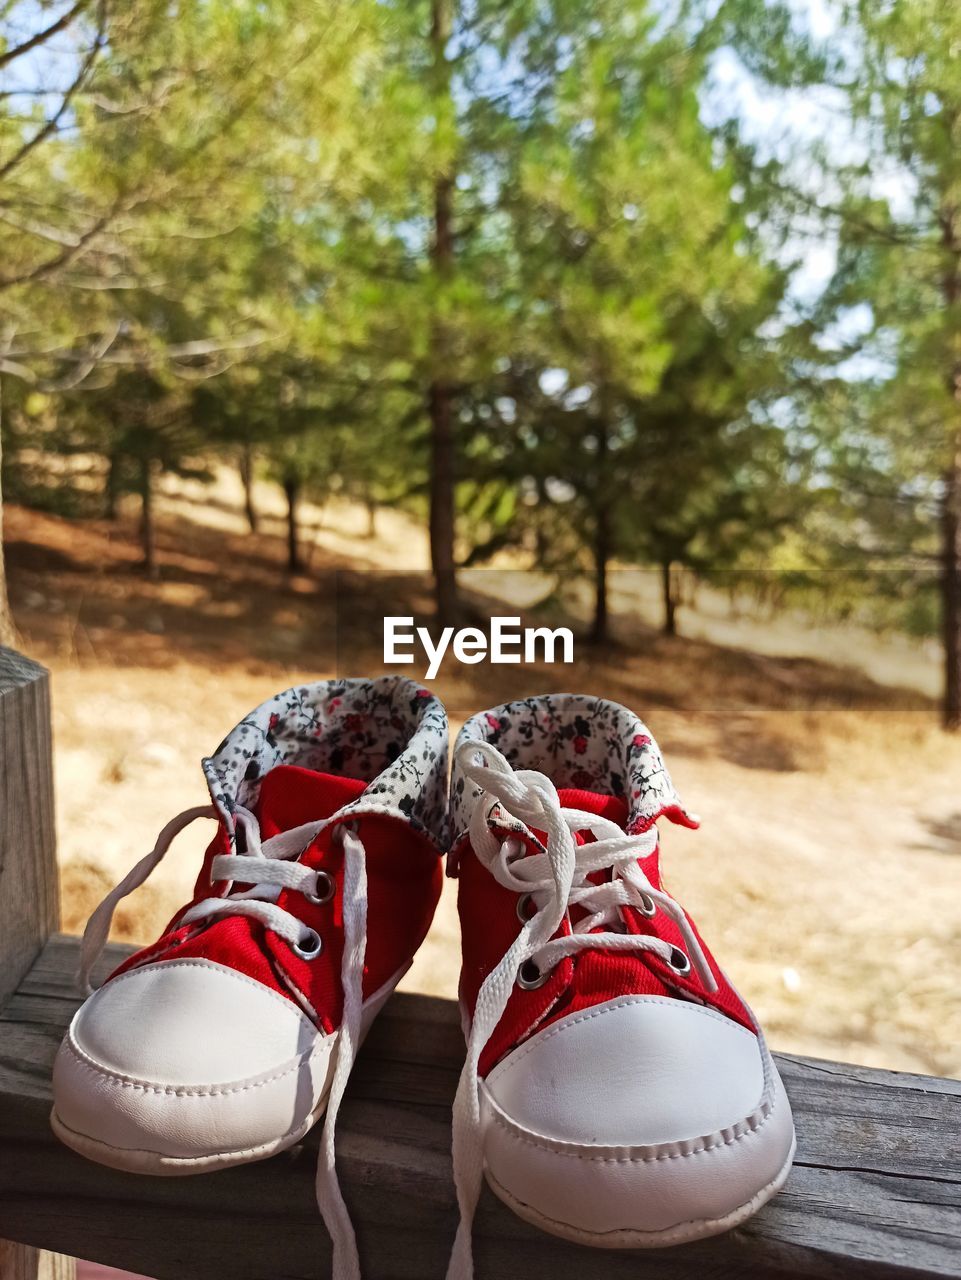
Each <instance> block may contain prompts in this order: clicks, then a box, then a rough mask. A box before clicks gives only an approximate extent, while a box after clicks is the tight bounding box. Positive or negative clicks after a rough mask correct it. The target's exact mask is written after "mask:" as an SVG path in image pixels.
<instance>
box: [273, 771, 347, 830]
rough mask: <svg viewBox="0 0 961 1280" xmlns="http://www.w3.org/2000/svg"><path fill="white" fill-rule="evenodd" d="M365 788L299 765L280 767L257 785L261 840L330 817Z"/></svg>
mask: <svg viewBox="0 0 961 1280" xmlns="http://www.w3.org/2000/svg"><path fill="white" fill-rule="evenodd" d="M366 788H367V783H366V782H364V781H362V780H361V779H360V778H341V777H338V776H336V775H335V774H332V773H317V772H316V771H315V770H313V769H302V768H300V767H299V766H298V765H293V764H279V765H277V766H276V767H275V768H273V769H271V770H270V772H269V773H268V774H265V776H264V778H263V781H262V782H261V784H260V798H259V799H258V801H257V806H256V812H257V820H258V822H259V823H260V835H261V839H263V840H268V839H269V838H270V837H271V836H275V835H278V834H279V833H280V832H281V831H290V830H291V828H292V827H299V826H302V825H303V824H304V823H305V822H316V821H317V820H318V819H319V818H329V817H330V815H331V814H332V813H336V812H337V810H338V809H341V808H343V806H344V805H345V804H349V803H350V801H351V800H356V799H357V798H358V796H360V795H361V794H362V793H363V792H364V791H365V790H366Z"/></svg>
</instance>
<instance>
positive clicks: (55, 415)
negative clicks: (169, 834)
mask: <svg viewBox="0 0 961 1280" xmlns="http://www.w3.org/2000/svg"><path fill="white" fill-rule="evenodd" d="M958 47H961V16H958V15H957V14H956V13H955V12H954V10H953V9H952V8H951V7H950V6H945V5H943V4H939V3H937V0H883V3H877V2H874V0H872V2H871V3H866V2H864V3H854V2H852V0H823V4H821V5H818V6H816V12H815V11H814V10H811V11H808V7H805V6H802V5H798V4H793V3H785V4H777V3H770V2H768V0H724V2H723V3H720V4H718V3H716V0H714V2H711V3H708V2H707V0H666V2H665V3H652V2H651V0H622V2H620V3H614V2H613V0H600V2H598V0H595V2H594V3H590V4H588V3H586V2H585V3H582V2H580V0H547V2H544V0H538V3H536V4H535V3H529V2H528V0H518V3H515V4H511V5H508V6H505V5H503V4H500V3H494V2H493V0H414V2H413V3H399V0H387V2H384V3H375V2H374V0H370V2H367V0H359V2H358V3H353V4H350V5H347V4H343V3H340V2H339V0H316V3H313V4H311V5H309V6H304V5H301V4H298V3H296V2H295V0H270V3H268V4H264V3H260V2H259V0H258V2H255V0H177V2H176V3H175V4H174V5H173V6H171V5H170V4H169V3H166V2H165V3H163V4H161V3H158V2H157V0H125V3H124V4H122V5H121V4H119V3H118V0H76V2H74V3H70V2H69V0H0V389H2V441H3V447H4V453H3V482H4V485H5V487H6V489H7V492H8V494H9V495H10V496H12V497H16V498H18V499H20V500H22V501H27V502H31V503H34V504H41V505H42V504H47V505H51V504H52V505H54V506H55V507H56V508H57V509H58V510H61V511H62V512H64V513H67V514H71V515H77V516H82V515H92V514H97V515H103V516H107V517H110V516H111V515H113V514H114V513H115V512H116V510H117V504H118V501H119V500H120V499H121V497H122V496H123V495H124V494H127V493H134V494H137V495H138V496H139V499H140V503H141V508H142V519H141V527H142V540H143V560H144V565H145V567H146V569H147V571H148V572H151V573H155V572H156V571H157V563H156V556H155V554H154V540H153V536H152V495H153V492H154V486H155V484H156V481H157V478H158V476H159V475H160V474H162V473H163V472H171V473H178V474H181V475H187V476H192V477H196V478H203V477H204V476H207V475H213V474H214V473H215V471H216V468H217V467H218V466H219V465H229V466H231V467H239V469H240V471H241V473H242V475H243V476H244V477H245V480H246V485H247V492H248V517H249V520H250V523H251V526H252V527H253V526H254V525H255V524H256V521H257V511H256V508H255V506H254V504H253V501H252V499H251V498H250V496H249V495H250V494H251V492H252V490H251V486H250V480H251V477H252V476H253V475H254V474H258V475H260V476H262V477H268V478H270V479H272V480H274V481H276V483H277V484H278V485H279V486H281V487H282V489H283V491H284V494H285V497H286V509H287V562H288V567H289V570H290V571H291V572H301V571H303V569H304V564H305V560H304V551H303V532H302V530H301V528H300V527H299V523H298V512H299V504H300V503H301V501H302V499H303V498H304V497H305V496H311V497H319V498H321V499H323V498H324V497H326V496H330V495H334V494H337V495H341V496H346V497H349V498H351V499H353V500H354V501H357V502H360V503H364V504H366V506H367V507H368V510H369V511H370V512H371V513H374V512H375V511H376V508H377V507H378V506H379V505H403V506H405V507H407V508H408V509H410V510H411V511H413V512H415V513H417V514H419V515H421V516H422V517H423V518H424V520H425V521H426V523H427V525H428V527H429V534H430V549H431V557H432V563H433V568H434V576H435V584H436V601H437V609H438V615H439V617H440V619H441V620H443V621H445V622H447V621H449V620H451V619H453V618H456V616H457V615H458V613H459V611H460V607H461V606H460V601H459V598H458V591H457V568H458V566H460V565H472V566H473V565H477V564H484V563H490V562H491V560H492V558H494V557H497V556H499V555H500V556H503V555H509V556H510V557H511V563H513V564H521V565H523V564H531V565H536V566H538V567H541V568H544V569H547V570H557V571H560V570H562V569H563V570H571V569H575V570H578V571H581V572H584V573H585V574H589V575H590V577H591V580H592V583H593V590H594V597H595V607H594V616H593V623H592V628H591V631H592V635H593V637H594V639H596V640H597V641H603V640H605V639H606V637H607V635H608V631H609V615H610V601H609V594H610V589H609V584H610V568H611V566H612V565H625V564H640V565H645V566H650V567H654V568H656V569H657V571H658V573H659V575H660V579H661V582H662V588H663V599H664V626H665V629H666V630H667V631H673V630H674V629H675V628H676V626H677V622H678V615H677V608H678V593H677V575H678V571H679V570H681V569H683V570H687V571H692V572H694V573H697V574H699V575H701V576H703V577H707V578H711V577H712V576H713V577H717V576H718V575H719V574H721V573H722V572H725V571H728V570H741V571H742V572H743V573H744V574H745V575H748V574H757V573H758V572H759V571H762V570H763V571H764V572H765V573H766V574H767V578H768V581H769V586H768V588H766V589H767V590H769V591H770V592H771V593H773V594H776V595H777V597H778V599H780V600H782V601H783V600H787V601H790V600H791V599H798V600H805V599H807V598H809V596H810V594H811V593H812V592H819V593H820V594H821V596H822V597H823V598H824V599H825V600H830V599H833V600H834V601H835V603H836V605H837V607H838V608H839V609H841V608H843V609H852V608H854V609H864V610H866V611H868V612H870V611H871V610H872V609H873V610H874V613H875V616H876V617H877V618H879V619H881V620H883V621H887V622H888V623H892V622H893V624H894V625H898V626H903V627H904V628H906V629H910V630H914V631H916V632H918V633H922V634H923V633H926V632H927V631H929V630H931V629H932V628H939V629H940V633H941V636H942V641H943V649H944V655H945V712H944V718H945V723H946V724H947V725H948V726H950V727H952V728H957V727H959V726H961V390H959V388H961V319H959V316H961V171H959V164H961V162H959V161H958V159H957V157H958V155H959V146H958V143H959V131H961V72H959V71H958V62H957V56H956V53H957V49H958ZM799 103H801V104H803V105H804V107H805V109H807V108H808V107H809V110H807V115H805V113H804V111H803V110H799V107H798V104H799ZM809 117H810V118H809ZM812 119H814V120H815V123H814V124H813V125H812V122H811V121H812ZM818 122H819V123H818ZM67 456H70V457H71V458H73V459H75V460H76V459H83V460H85V461H86V465H87V467H88V470H89V471H90V473H91V475H92V476H93V478H94V481H95V482H94V483H85V484H82V485H76V484H74V485H71V484H67V483H66V482H65V481H64V475H66V474H67V473H66V472H63V471H62V469H61V470H60V471H58V469H57V467H56V466H53V467H51V460H55V459H57V458H66V457H67ZM77 474H78V473H77V470H76V468H75V467H74V468H72V469H71V470H70V471H69V475H71V476H76V475H77ZM372 518H374V517H373V514H372ZM838 570H843V571H844V573H843V574H839V573H838V572H837V571H838ZM936 580H937V581H938V582H939V583H940V588H939V591H938V593H937V596H935V595H934V594H933V591H932V586H933V583H934V582H935V581H936ZM0 582H2V579H0ZM771 583H773V584H774V585H773V586H771V585H770V584H771Z"/></svg>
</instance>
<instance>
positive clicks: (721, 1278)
mask: <svg viewBox="0 0 961 1280" xmlns="http://www.w3.org/2000/svg"><path fill="white" fill-rule="evenodd" d="M47 711H48V708H47V687H46V676H45V673H44V672H43V671H41V670H40V669H39V668H38V667H36V666H34V665H33V664H30V663H27V662H25V661H24V660H23V659H20V658H18V657H16V656H15V655H10V654H8V653H7V654H4V653H0V778H2V782H0V794H2V798H3V810H2V811H0V926H2V929H3V932H2V934H0V979H5V980H6V985H7V989H8V993H9V994H8V998H7V999H6V1001H5V1003H4V1005H3V1008H2V1010H0V1237H5V1238H6V1241H7V1243H6V1244H0V1280H40V1278H41V1277H42V1278H43V1280H68V1277H69V1275H70V1270H69V1268H70V1265H71V1264H69V1263H68V1262H67V1261H66V1260H65V1259H64V1258H62V1257H57V1256H56V1255H71V1256H77V1257H81V1258H89V1259H92V1260H95V1261H98V1262H102V1263H106V1264H109V1265H113V1266H118V1267H125V1268H128V1269H130V1270H132V1271H137V1272H141V1273H143V1274H145V1275H149V1276H155V1277H157V1280H318V1278H319V1277H326V1276H328V1275H329V1269H330V1260H329V1259H330V1251H329V1244H328V1241H327V1237H326V1235H325V1232H324V1229H323V1227H322V1225H321V1223H320V1220H319V1218H318V1215H317V1211H316V1207H315V1205H314V1193H313V1178H314V1164H315V1157H316V1143H317V1140H316V1134H314V1135H312V1136H311V1137H310V1138H309V1139H308V1141H307V1142H306V1143H305V1144H304V1145H303V1147H301V1148H298V1149H295V1150H294V1151H292V1152H288V1153H286V1154H284V1155H281V1156H278V1157H276V1158H274V1159H272V1160H269V1161H264V1162H262V1163H260V1164H254V1165H248V1166H246V1167H243V1168H239V1169H232V1170H228V1171H226V1172H222V1173H215V1174H209V1175H204V1176H202V1177H194V1178H149V1177H135V1176H131V1175H125V1174H122V1173H118V1172H115V1171H113V1170H110V1169H105V1168H102V1167H100V1166H98V1165H94V1164H90V1163H88V1162H87V1161H84V1160H82V1159H81V1158H80V1157H79V1156H76V1155H74V1154H73V1153H72V1152H70V1151H68V1150H67V1149H66V1148H64V1147H62V1146H61V1145H60V1144H59V1143H58V1142H57V1141H56V1139H55V1138H54V1137H53V1134H52V1133H51V1131H50V1128H49V1124H48V1114H49V1110H50V1100H51V1099H50V1071H51V1066H52V1063H53V1057H54V1054H55V1052H56V1049H57V1045H58V1044H59V1042H60V1038H61V1036H62V1035H63V1032H64V1030H65V1028H66V1026H67V1023H68V1021H69V1019H70V1017H71V1016H72V1013H73V1011H74V1010H75V1008H76V1007H77V1005H78V1003H79V996H78V994H77V992H76V990H75V988H74V983H73V973H74V970H75V968H76V961H77V945H78V944H77V941H76V939H73V938H67V937H62V936H56V935H50V930H51V927H52V925H53V919H54V909H55V895H54V893H53V884H54V877H55V857H54V847H53V837H52V823H51V800H50V767H49V766H50V750H49V721H48V715H47ZM126 951H127V949H126V948H123V947H118V946H112V947H111V948H109V952H110V954H109V955H108V956H106V957H105V959H104V971H105V972H106V971H107V969H108V968H109V967H110V966H112V965H114V964H116V963H117V961H118V960H119V958H120V957H121V956H123V955H124V954H126ZM462 1057H463V1042H462V1038H461V1033H460V1028H459V1025H458V1019H457V1014H456V1010H455V1008H454V1006H453V1005H452V1004H450V1003H449V1002H446V1001H442V1000H435V999H429V998H427V997H424V996H413V995H408V996H403V995H401V996H396V997H395V998H394V999H393V1000H392V1001H391V1002H390V1004H389V1005H388V1006H387V1008H386V1010H385V1011H384V1013H383V1014H382V1015H381V1017H380V1018H379V1019H378V1020H377V1022H376V1023H375V1024H374V1028H373V1030H372V1031H371V1034H370V1036H369V1038H368V1040H367V1043H366V1045H365V1047H364V1050H363V1052H362V1053H361V1055H360V1058H359V1059H358V1062H357V1066H356V1068H355V1071H354V1074H353V1075H352V1077H351V1083H350V1087H349V1090H348V1095H347V1100H346V1101H345V1104H344V1107H343V1110H342V1112H341V1119H340V1127H339V1133H338V1153H339V1154H338V1160H339V1169H340V1175H341V1179H342V1183H343V1186H344V1190H345V1196H346V1199H347V1201H348V1203H349V1205H350V1208H351V1212H352V1215H353V1218H354V1221H355V1223H356V1225H357V1230H358V1238H359V1242H360V1249H361V1254H362V1258H363V1263H364V1275H365V1276H366V1277H368V1280H432V1278H433V1277H441V1276H443V1274H444V1269H445V1264H446V1257H447V1251H448V1249H449V1247H450V1243H451V1240H452V1237H453V1233H454V1226H455V1217H456V1212H455V1203H454V1193H453V1188H452V1184H451V1171H450V1154H449V1152H450V1110H451V1103H452V1101H453V1096H454V1089H455V1086H456V1081H457V1074H458V1071H459V1068H460V1062H461V1059H462ZM778 1061H779V1065H780V1068H781V1071H782V1073H783V1075H784V1081H785V1084H786V1085H787V1089H788V1093H789V1094H790V1096H791V1101H792V1104H793V1106H794V1112H795V1118H796V1122H797V1129H798V1155H797V1162H796V1164H795V1167H794V1170H793V1172H792V1174H791V1177H790V1179H789V1180H788V1184H787V1186H786V1188H785V1189H784V1191H782V1192H781V1194H780V1195H779V1196H777V1198H776V1199H775V1200H774V1201H773V1202H772V1203H771V1204H770V1205H768V1206H767V1207H766V1208H765V1209H764V1210H762V1212H761V1213H759V1214H758V1215H757V1216H756V1217H755V1218H753V1219H752V1220H751V1221H750V1222H748V1223H747V1224H746V1225H745V1226H743V1227H741V1228H739V1229H738V1230H736V1231H732V1232H729V1233H727V1234H726V1235H724V1236H720V1237H717V1238H716V1239H714V1240H708V1241H704V1242H702V1243H700V1244H695V1245H687V1246H684V1247H683V1248H677V1249H672V1250H666V1251H661V1252H656V1253H655V1252H647V1253H630V1252H616V1251H606V1250H591V1249H585V1248H581V1247H579V1246H575V1245H571V1244H567V1243H565V1242H563V1241H560V1240H556V1239H554V1238H552V1237H550V1236H547V1235H544V1234H542V1233H541V1232H539V1231H537V1230H535V1229H534V1228H532V1227H528V1226H527V1225H525V1224H524V1223H522V1222H521V1221H520V1220H519V1219H518V1218H516V1217H515V1216H514V1215H513V1214H511V1213H510V1212H509V1211H508V1210H507V1209H505V1208H504V1207H503V1206H502V1205H501V1204H500V1203H499V1202H498V1201H497V1200H495V1199H494V1198H493V1197H492V1196H491V1195H490V1194H489V1193H487V1192H485V1194H484V1198H483V1200H482V1203H481V1207H480V1211H479V1213H478V1216H477V1223H476V1229H475V1257H476V1260H477V1275H478V1280H514V1277H523V1278H524V1280H559V1278H560V1277H567V1276H570V1275H578V1276H580V1277H583V1280H601V1278H602V1277H603V1280H622V1278H626V1277H629V1276H630V1277H642V1276H649V1277H651V1278H652V1280H654V1278H655V1277H656V1280H730V1278H731V1277H741V1276H744V1277H775V1276H778V1277H782V1276H783V1277H787V1276H809V1277H824V1278H825V1280H827V1278H828V1277H830V1278H831V1280H845V1278H846V1277H859V1276H871V1277H879V1278H880V1277H884V1278H887V1277H891V1278H892V1280H893V1278H894V1277H898V1278H899V1280H905V1278H908V1277H921V1276H926V1277H928V1276H952V1277H961V1082H957V1081H951V1080H939V1079H933V1078H929V1077H924V1076H914V1075H900V1074H896V1073H893V1072H885V1071H874V1070H869V1069H866V1068H861V1067H854V1066H847V1065H844V1064H840V1063H834V1062H821V1061H814V1060H810V1059H805V1058H797V1057H793V1056H789V1055H780V1056H779V1058H778ZM12 1241H16V1242H18V1243H17V1244H16V1245H14V1244H12V1243H10V1242H12ZM43 1250H50V1251H53V1253H44V1252H42V1251H43Z"/></svg>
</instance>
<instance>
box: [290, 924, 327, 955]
mask: <svg viewBox="0 0 961 1280" xmlns="http://www.w3.org/2000/svg"><path fill="white" fill-rule="evenodd" d="M290 949H291V951H293V953H294V955H297V956H300V958H301V960H316V959H317V957H318V956H319V955H320V953H321V952H322V951H323V949H324V940H323V938H322V937H321V936H320V934H319V933H318V932H317V930H316V929H308V930H307V932H306V933H305V934H304V936H303V937H302V938H301V940H300V941H299V942H292V943H291V944H290Z"/></svg>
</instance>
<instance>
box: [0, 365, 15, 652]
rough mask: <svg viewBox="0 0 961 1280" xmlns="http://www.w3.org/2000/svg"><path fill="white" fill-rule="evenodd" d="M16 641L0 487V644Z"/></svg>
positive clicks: (0, 412)
mask: <svg viewBox="0 0 961 1280" xmlns="http://www.w3.org/2000/svg"><path fill="white" fill-rule="evenodd" d="M2 463H3V379H2V378H0V465H2ZM15 639H16V631H15V630H14V626H13V615H12V614H11V612H10V602H9V600H8V599H7V570H6V566H5V562H4V558H3V488H2V485H0V644H5V645H12V644H13V642H14V640H15Z"/></svg>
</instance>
